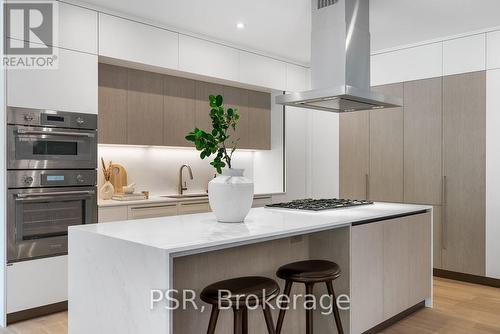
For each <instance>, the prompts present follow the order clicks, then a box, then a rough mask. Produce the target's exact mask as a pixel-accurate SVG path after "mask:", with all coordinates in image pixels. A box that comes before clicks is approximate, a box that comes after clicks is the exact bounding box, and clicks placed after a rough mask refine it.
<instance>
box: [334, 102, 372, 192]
mask: <svg viewBox="0 0 500 334" xmlns="http://www.w3.org/2000/svg"><path fill="white" fill-rule="evenodd" d="M369 169H370V112H369V111H358V112H354V113H346V114H341V115H340V196H341V197H342V198H355V199H367V197H368V182H367V181H368V179H367V177H368V174H369Z"/></svg>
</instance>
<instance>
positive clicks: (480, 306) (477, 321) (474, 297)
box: [0, 278, 500, 334]
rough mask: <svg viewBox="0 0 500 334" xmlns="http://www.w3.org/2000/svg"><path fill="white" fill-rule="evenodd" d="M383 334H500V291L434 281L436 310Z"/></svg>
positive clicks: (52, 333) (35, 330)
mask: <svg viewBox="0 0 500 334" xmlns="http://www.w3.org/2000/svg"><path fill="white" fill-rule="evenodd" d="M66 332H67V320H66V313H59V314H55V315H51V316H47V317H43V318H38V319H34V320H30V321H25V322H21V323H17V324H14V325H12V326H10V327H8V328H7V329H3V330H0V334H66ZM383 333H384V334H400V333H401V334H414V333H423V334H429V333H439V334H493V333H498V334H500V289H497V288H490V287H485V286H480V285H474V284H468V283H462V282H455V281H450V280H445V279H441V278H436V279H434V309H432V310H431V309H424V310H421V311H419V312H417V313H415V314H413V315H411V316H409V317H408V318H406V319H404V320H402V321H401V322H399V323H397V324H396V325H394V326H392V327H390V328H388V329H387V330H385V331H384V332H383Z"/></svg>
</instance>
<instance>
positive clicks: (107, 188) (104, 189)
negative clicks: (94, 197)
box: [100, 181, 115, 200]
mask: <svg viewBox="0 0 500 334" xmlns="http://www.w3.org/2000/svg"><path fill="white" fill-rule="evenodd" d="M114 193H115V187H113V185H112V184H111V182H109V181H106V182H104V184H103V185H102V186H101V191H100V195H101V199H104V200H108V199H111V198H112V197H113V195H114Z"/></svg>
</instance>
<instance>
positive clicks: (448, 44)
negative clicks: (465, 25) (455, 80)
mask: <svg viewBox="0 0 500 334" xmlns="http://www.w3.org/2000/svg"><path fill="white" fill-rule="evenodd" d="M484 69H486V34H479V35H473V36H468V37H463V38H457V39H452V40H449V41H444V42H443V75H452V74H459V73H467V72H475V71H481V70H484Z"/></svg>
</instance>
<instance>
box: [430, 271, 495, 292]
mask: <svg viewBox="0 0 500 334" xmlns="http://www.w3.org/2000/svg"><path fill="white" fill-rule="evenodd" d="M434 276H436V277H441V278H447V279H452V280H455V281H461V282H467V283H474V284H480V285H486V286H491V287H494V288H500V279H497V278H491V277H484V276H477V275H471V274H464V273H458V272H455V271H449V270H443V269H436V268H434Z"/></svg>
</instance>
